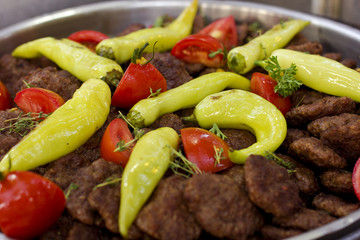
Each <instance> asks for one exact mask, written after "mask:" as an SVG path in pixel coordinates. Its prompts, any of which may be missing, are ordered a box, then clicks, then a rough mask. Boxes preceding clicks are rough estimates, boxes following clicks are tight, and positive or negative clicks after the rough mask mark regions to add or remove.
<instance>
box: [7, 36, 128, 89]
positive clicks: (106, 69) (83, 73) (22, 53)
mask: <svg viewBox="0 0 360 240" xmlns="http://www.w3.org/2000/svg"><path fill="white" fill-rule="evenodd" d="M12 55H13V56H14V57H21V58H36V57H40V56H45V57H47V58H49V59H50V60H52V61H53V62H55V63H56V64H57V65H58V66H59V67H60V68H62V69H64V70H66V71H68V72H70V73H71V74H72V75H74V76H75V77H77V78H78V79H80V80H81V81H83V82H85V81H87V80H88V79H91V78H98V79H102V80H104V81H105V82H107V83H108V84H110V85H113V86H115V87H116V86H117V84H118V83H119V81H120V79H121V77H122V74H123V70H122V68H121V66H120V65H119V64H118V63H116V62H115V61H113V60H110V59H107V58H104V57H101V56H98V55H97V54H96V53H94V52H92V51H91V50H90V49H88V48H87V47H85V46H83V45H81V44H80V43H77V42H74V41H72V40H69V39H66V38H64V39H55V38H52V37H45V38H40V39H36V40H34V41H30V42H27V43H24V44H22V45H20V46H18V47H17V48H16V49H15V50H14V51H13V52H12Z"/></svg>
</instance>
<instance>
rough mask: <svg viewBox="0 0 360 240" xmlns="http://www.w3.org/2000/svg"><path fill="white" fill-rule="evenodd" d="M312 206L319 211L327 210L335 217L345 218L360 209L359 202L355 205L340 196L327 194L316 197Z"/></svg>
mask: <svg viewBox="0 0 360 240" xmlns="http://www.w3.org/2000/svg"><path fill="white" fill-rule="evenodd" d="M312 205H313V206H314V207H315V208H317V209H319V210H325V211H326V212H328V213H330V214H331V215H333V216H335V217H344V216H346V215H349V214H350V213H352V212H353V211H355V210H357V209H359V203H358V202H357V203H353V202H350V201H347V200H345V199H343V198H340V197H339V196H336V195H332V194H325V193H319V194H318V195H316V196H315V197H314V199H313V201H312Z"/></svg>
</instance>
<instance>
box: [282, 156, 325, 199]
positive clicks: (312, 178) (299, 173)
mask: <svg viewBox="0 0 360 240" xmlns="http://www.w3.org/2000/svg"><path fill="white" fill-rule="evenodd" d="M277 155H278V156H279V157H280V158H281V159H283V160H284V161H287V162H290V163H291V164H292V166H294V169H293V170H294V172H293V173H292V174H291V177H293V178H294V180H295V182H296V183H297V185H298V186H299V189H300V192H301V193H303V194H305V195H313V194H315V193H316V192H318V191H319V189H320V187H319V184H318V181H317V178H316V175H315V173H314V171H313V170H311V169H310V168H308V167H305V166H304V165H303V164H300V163H299V162H297V161H295V160H294V159H293V158H291V157H289V156H286V155H283V154H277Z"/></svg>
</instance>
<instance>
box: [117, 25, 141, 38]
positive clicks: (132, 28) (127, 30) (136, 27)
mask: <svg viewBox="0 0 360 240" xmlns="http://www.w3.org/2000/svg"><path fill="white" fill-rule="evenodd" d="M144 28H146V26H145V25H144V24H142V23H133V24H131V25H129V26H127V27H126V28H125V29H124V30H122V31H121V32H120V33H118V34H117V36H119V37H120V36H125V35H128V34H130V33H132V32H136V31H138V30H141V29H144Z"/></svg>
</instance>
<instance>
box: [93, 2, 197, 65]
mask: <svg viewBox="0 0 360 240" xmlns="http://www.w3.org/2000/svg"><path fill="white" fill-rule="evenodd" d="M197 5H198V0H193V2H192V3H191V4H190V5H189V6H188V7H187V8H185V9H184V10H183V11H182V13H181V14H180V15H179V16H178V17H177V18H176V19H175V20H174V21H173V22H172V23H170V24H169V25H168V26H166V27H155V28H146V29H141V30H139V31H136V32H133V33H130V34H128V35H126V36H121V37H115V38H110V39H105V40H103V41H101V42H100V43H99V44H98V45H97V46H96V52H97V54H99V55H100V56H104V57H107V58H110V59H114V60H116V61H117V62H118V63H119V64H122V63H124V62H126V61H128V60H129V59H130V58H131V56H132V54H133V52H134V49H136V48H141V47H142V46H143V45H144V44H145V43H146V42H148V43H149V45H150V46H153V45H154V43H155V42H157V44H156V51H158V52H162V51H167V50H170V49H171V48H172V47H173V46H174V45H175V44H176V43H177V42H178V41H180V40H181V39H183V38H184V37H186V36H188V35H189V34H190V33H191V30H192V25H193V21H194V18H195V15H196V12H197ZM146 51H148V52H152V49H151V48H149V49H147V50H146Z"/></svg>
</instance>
